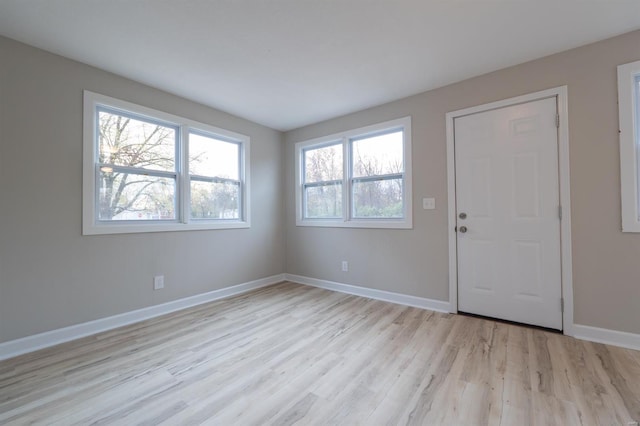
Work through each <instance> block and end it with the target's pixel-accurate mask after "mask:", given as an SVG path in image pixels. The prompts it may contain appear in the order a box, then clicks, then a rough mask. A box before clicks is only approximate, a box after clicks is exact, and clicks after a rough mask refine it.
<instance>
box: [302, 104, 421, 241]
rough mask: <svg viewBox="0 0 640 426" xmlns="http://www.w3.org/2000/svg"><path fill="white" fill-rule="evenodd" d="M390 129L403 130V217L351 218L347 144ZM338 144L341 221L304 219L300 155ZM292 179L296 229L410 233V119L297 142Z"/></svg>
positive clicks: (411, 217)
mask: <svg viewBox="0 0 640 426" xmlns="http://www.w3.org/2000/svg"><path fill="white" fill-rule="evenodd" d="M392 128H402V129H403V137H404V144H403V146H404V151H403V161H404V179H403V194H402V197H403V200H404V217H403V218H399V219H392V218H390V219H378V218H376V219H362V218H353V217H351V208H350V202H351V201H350V197H351V195H350V194H351V179H350V172H348V170H347V169H348V168H349V167H350V163H351V161H350V159H349V140H350V139H352V138H358V137H362V136H366V135H367V134H374V133H380V132H382V131H384V130H388V129H392ZM336 142H339V143H341V144H342V147H343V160H342V161H343V167H344V173H343V184H342V188H343V189H342V217H341V218H338V219H309V218H304V216H303V209H302V200H303V194H302V191H303V188H302V183H303V182H302V178H303V167H304V164H303V162H302V155H303V152H304V149H306V148H310V147H321V146H323V145H330V144H331V143H336ZM295 157H296V158H295V172H296V173H295V179H296V225H297V226H317V227H330V228H391V229H411V228H413V202H412V194H413V191H412V184H411V182H412V180H413V179H412V172H411V117H410V116H409V117H403V118H399V119H395V120H390V121H386V122H384V123H378V124H373V125H370V126H366V127H361V128H358V129H353V130H348V131H344V132H340V133H334V134H332V135H328V136H322V137H319V138H315V139H310V140H307V141H302V142H298V143H296V145H295Z"/></svg>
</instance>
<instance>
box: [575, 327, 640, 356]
mask: <svg viewBox="0 0 640 426" xmlns="http://www.w3.org/2000/svg"><path fill="white" fill-rule="evenodd" d="M573 337H575V338H576V339H582V340H588V341H590V342H596V343H604V344H607V345H613V346H621V347H623V348H627V349H635V350H637V351H640V334H634V333H627V332H625V331H616V330H609V329H606V328H598V327H591V326H589V325H580V324H574V325H573Z"/></svg>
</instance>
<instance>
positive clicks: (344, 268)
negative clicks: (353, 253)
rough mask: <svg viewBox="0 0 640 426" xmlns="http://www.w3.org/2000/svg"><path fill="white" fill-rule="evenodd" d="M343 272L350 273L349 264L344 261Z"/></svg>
mask: <svg viewBox="0 0 640 426" xmlns="http://www.w3.org/2000/svg"><path fill="white" fill-rule="evenodd" d="M342 272H349V262H347V261H346V260H343V261H342Z"/></svg>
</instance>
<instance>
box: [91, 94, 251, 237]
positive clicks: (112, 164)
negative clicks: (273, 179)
mask: <svg viewBox="0 0 640 426" xmlns="http://www.w3.org/2000/svg"><path fill="white" fill-rule="evenodd" d="M84 131H85V134H84V177H83V233H84V234H85V235H87V234H110V233H127V232H157V231H178V230H194V229H218V228H246V227H248V226H249V220H248V205H247V204H248V203H247V200H248V194H247V192H248V191H247V182H248V176H247V158H248V150H249V138H248V137H246V136H244V135H240V134H237V133H233V132H229V131H227V130H223V129H218V128H215V127H212V126H208V125H205V124H202V123H197V122H194V121H191V120H188V119H185V118H182V117H177V116H173V115H170V114H166V113H163V112H160V111H155V110H152V109H149V108H144V107H141V106H138V105H134V104H131V103H128V102H123V101H119V100H117V99H113V98H109V97H107V96H103V95H98V94H95V93H91V92H89V91H85V94H84Z"/></svg>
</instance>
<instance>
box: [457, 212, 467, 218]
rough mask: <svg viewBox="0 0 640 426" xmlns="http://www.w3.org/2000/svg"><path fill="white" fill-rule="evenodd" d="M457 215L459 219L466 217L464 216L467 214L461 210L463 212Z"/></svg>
mask: <svg viewBox="0 0 640 426" xmlns="http://www.w3.org/2000/svg"><path fill="white" fill-rule="evenodd" d="M458 217H459V218H460V219H466V218H467V214H466V213H464V212H463V213H460V214H459V215H458Z"/></svg>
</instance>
